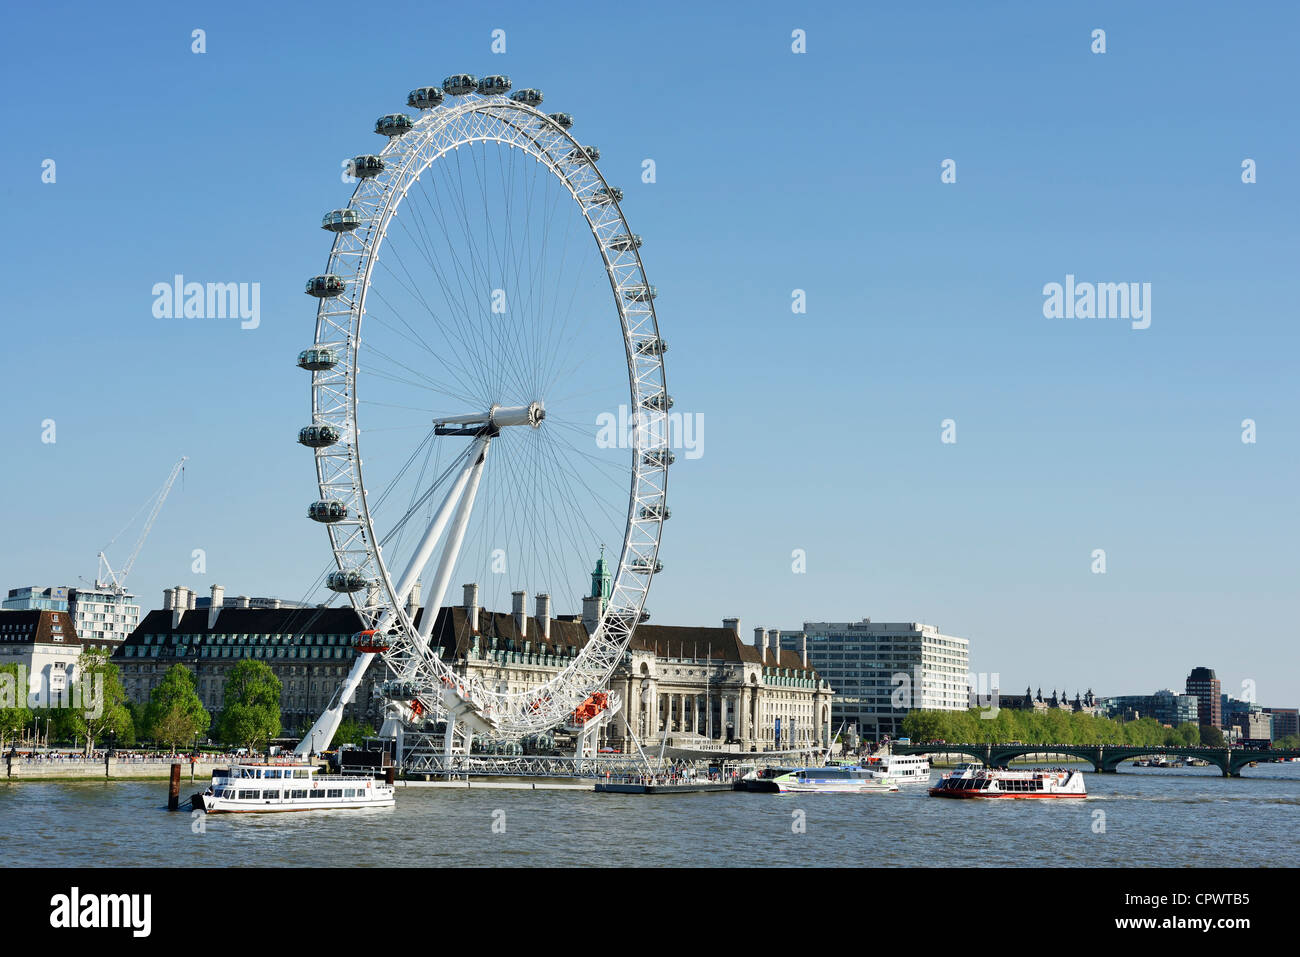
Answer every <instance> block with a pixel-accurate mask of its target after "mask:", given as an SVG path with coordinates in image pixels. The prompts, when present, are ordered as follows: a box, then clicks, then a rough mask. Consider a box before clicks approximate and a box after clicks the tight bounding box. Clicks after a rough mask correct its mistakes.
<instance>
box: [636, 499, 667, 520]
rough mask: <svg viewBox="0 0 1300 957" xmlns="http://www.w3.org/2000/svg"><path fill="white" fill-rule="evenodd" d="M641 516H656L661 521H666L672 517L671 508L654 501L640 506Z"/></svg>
mask: <svg viewBox="0 0 1300 957" xmlns="http://www.w3.org/2000/svg"><path fill="white" fill-rule="evenodd" d="M641 517H642V518H657V519H659V521H661V522H666V521H668V519H670V518H672V517H673V510H672V509H670V508H669V507H668V506H666V505H664V504H663V503H662V502H655V503H654V504H652V505H642V506H641Z"/></svg>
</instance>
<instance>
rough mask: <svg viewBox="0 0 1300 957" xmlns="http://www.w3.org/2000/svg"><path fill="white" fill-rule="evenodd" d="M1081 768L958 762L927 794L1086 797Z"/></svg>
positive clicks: (1086, 791) (945, 795) (951, 795)
mask: <svg viewBox="0 0 1300 957" xmlns="http://www.w3.org/2000/svg"><path fill="white" fill-rule="evenodd" d="M1087 796H1088V790H1087V788H1086V787H1085V786H1084V783H1083V772H1082V771H1068V770H1061V769H1055V770H1044V769H1042V768H1029V769H1025V770H1017V771H1009V770H1007V769H1006V768H986V767H984V766H983V765H981V764H979V763H978V762H976V763H972V764H959V765H958V766H957V770H955V771H953V772H951V773H949V774H945V775H944V776H943V780H941V781H940V782H939V783H938V784H937V785H936V786H935V787H932V788H930V797H943V798H1086V797H1087Z"/></svg>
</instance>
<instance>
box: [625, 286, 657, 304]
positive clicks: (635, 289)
mask: <svg viewBox="0 0 1300 957" xmlns="http://www.w3.org/2000/svg"><path fill="white" fill-rule="evenodd" d="M623 295H624V296H626V297H627V298H628V299H629V300H630V301H632V302H649V301H650V300H651V299H654V298H655V297H656V296H657V295H659V287H658V286H647V285H642V284H640V283H638V284H637V285H635V286H628V287H627V288H626V289H624V290H623Z"/></svg>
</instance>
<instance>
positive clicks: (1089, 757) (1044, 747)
mask: <svg viewBox="0 0 1300 957" xmlns="http://www.w3.org/2000/svg"><path fill="white" fill-rule="evenodd" d="M893 751H894V753H895V754H966V755H970V756H971V757H972V758H975V759H976V760H979V761H983V762H984V763H985V764H987V765H989V766H990V767H1005V766H1006V764H1007V763H1008V762H1009V761H1012V760H1014V759H1015V758H1022V757H1025V756H1026V755H1030V754H1060V755H1069V756H1070V757H1075V758H1079V759H1080V760H1083V761H1087V762H1088V763H1089V764H1091V765H1092V767H1093V770H1094V771H1098V772H1101V773H1104V774H1113V773H1115V772H1116V771H1117V770H1118V768H1119V765H1120V764H1122V763H1123V762H1125V761H1131V760H1133V759H1135V758H1144V757H1152V756H1156V755H1176V756H1178V757H1187V758H1200V759H1201V760H1203V761H1209V762H1210V763H1211V764H1213V765H1215V766H1216V767H1217V768H1218V769H1219V771H1220V772H1221V773H1222V774H1223V776H1224V777H1240V776H1241V769H1242V768H1243V767H1246V766H1247V765H1249V764H1251V763H1252V762H1254V761H1260V760H1268V759H1272V758H1293V757H1300V750H1297V749H1289V750H1286V749H1284V750H1262V749H1258V748H1231V747H1224V748H1201V747H1178V746H1163V745H1162V746H1159V747H1143V746H1135V745H1122V744H991V743H985V744H952V743H949V742H947V741H941V742H937V743H929V744H895V745H893Z"/></svg>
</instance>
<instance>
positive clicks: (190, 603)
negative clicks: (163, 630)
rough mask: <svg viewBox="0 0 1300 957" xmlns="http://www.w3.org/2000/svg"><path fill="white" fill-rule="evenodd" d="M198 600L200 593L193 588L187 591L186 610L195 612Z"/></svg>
mask: <svg viewBox="0 0 1300 957" xmlns="http://www.w3.org/2000/svg"><path fill="white" fill-rule="evenodd" d="M198 600H199V596H198V592H196V591H195V590H194V589H193V588H187V589H185V602H186V605H185V610H186V611H193V610H194V608H195V603H196V602H197V601H198Z"/></svg>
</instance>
